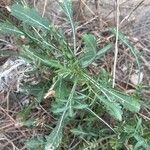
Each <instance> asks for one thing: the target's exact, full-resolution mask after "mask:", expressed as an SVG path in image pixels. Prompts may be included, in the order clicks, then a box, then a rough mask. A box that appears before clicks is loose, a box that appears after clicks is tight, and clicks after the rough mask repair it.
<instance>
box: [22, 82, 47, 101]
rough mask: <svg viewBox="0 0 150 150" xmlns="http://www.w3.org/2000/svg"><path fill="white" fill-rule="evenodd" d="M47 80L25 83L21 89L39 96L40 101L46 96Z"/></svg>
mask: <svg viewBox="0 0 150 150" xmlns="http://www.w3.org/2000/svg"><path fill="white" fill-rule="evenodd" d="M47 84H48V83H47V81H45V82H43V83H39V84H36V85H30V84H24V85H23V86H22V87H21V89H22V90H23V91H25V92H27V93H28V94H31V95H33V96H35V97H36V98H37V101H38V102H39V103H40V102H41V101H42V99H43V97H44V94H45V92H46V91H47V90H48V86H47Z"/></svg>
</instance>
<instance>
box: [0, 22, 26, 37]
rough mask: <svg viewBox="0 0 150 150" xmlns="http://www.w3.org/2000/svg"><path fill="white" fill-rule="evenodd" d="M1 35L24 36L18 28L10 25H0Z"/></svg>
mask: <svg viewBox="0 0 150 150" xmlns="http://www.w3.org/2000/svg"><path fill="white" fill-rule="evenodd" d="M0 33H4V34H15V35H17V36H21V35H24V33H23V32H21V31H20V30H19V29H18V28H17V27H15V26H13V25H11V24H10V23H0Z"/></svg>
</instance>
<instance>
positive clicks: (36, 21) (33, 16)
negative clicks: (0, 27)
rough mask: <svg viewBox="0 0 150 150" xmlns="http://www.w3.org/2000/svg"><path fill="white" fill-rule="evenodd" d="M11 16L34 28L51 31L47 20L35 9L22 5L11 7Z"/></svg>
mask: <svg viewBox="0 0 150 150" xmlns="http://www.w3.org/2000/svg"><path fill="white" fill-rule="evenodd" d="M10 9H11V14H12V15H13V16H15V17H16V18H18V19H19V20H21V21H23V22H24V23H26V24H28V25H31V26H34V27H42V28H44V29H47V30H49V22H48V20H47V19H45V18H42V17H41V15H40V14H39V13H38V12H37V11H36V10H35V9H34V8H32V9H31V8H29V7H27V6H22V5H20V4H14V5H12V6H11V7H10Z"/></svg>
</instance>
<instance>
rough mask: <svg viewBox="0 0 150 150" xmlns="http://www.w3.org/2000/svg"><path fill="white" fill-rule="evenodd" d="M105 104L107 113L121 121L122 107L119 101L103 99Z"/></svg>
mask: <svg viewBox="0 0 150 150" xmlns="http://www.w3.org/2000/svg"><path fill="white" fill-rule="evenodd" d="M104 103H105V106H106V109H107V111H108V113H109V114H110V115H111V116H113V117H114V118H115V119H117V120H119V121H122V114H123V112H122V107H121V106H120V104H119V103H116V102H109V101H106V100H105V102H104Z"/></svg>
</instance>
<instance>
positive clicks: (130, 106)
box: [83, 74, 140, 112]
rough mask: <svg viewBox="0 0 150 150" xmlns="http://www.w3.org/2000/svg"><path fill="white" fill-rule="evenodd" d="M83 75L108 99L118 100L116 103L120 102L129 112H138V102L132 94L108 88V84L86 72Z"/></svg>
mask: <svg viewBox="0 0 150 150" xmlns="http://www.w3.org/2000/svg"><path fill="white" fill-rule="evenodd" d="M83 76H84V77H85V78H86V80H88V81H89V82H90V83H91V84H92V85H93V86H94V87H95V88H97V89H98V90H99V91H101V92H102V93H103V95H104V96H105V97H106V98H107V99H108V100H110V101H111V100H114V102H118V103H120V104H122V105H123V106H124V107H125V108H126V109H127V110H130V111H131V112H139V110H140V103H139V101H138V100H137V99H136V98H134V97H133V96H132V95H127V94H125V93H122V92H120V91H117V90H115V89H113V88H110V87H109V86H108V87H107V86H106V85H105V84H103V82H102V81H101V82H100V83H99V82H97V81H96V80H94V79H93V78H92V77H90V76H89V75H87V74H83ZM93 92H94V90H93Z"/></svg>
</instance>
